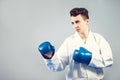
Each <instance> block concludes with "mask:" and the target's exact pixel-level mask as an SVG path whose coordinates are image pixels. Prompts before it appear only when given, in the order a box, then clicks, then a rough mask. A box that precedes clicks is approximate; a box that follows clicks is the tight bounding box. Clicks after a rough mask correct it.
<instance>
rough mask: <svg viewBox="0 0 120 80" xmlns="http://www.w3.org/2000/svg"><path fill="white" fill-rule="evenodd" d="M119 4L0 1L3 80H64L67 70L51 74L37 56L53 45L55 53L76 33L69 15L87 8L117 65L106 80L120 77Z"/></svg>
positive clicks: (0, 71) (84, 0) (70, 0)
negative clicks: (40, 49)
mask: <svg viewBox="0 0 120 80" xmlns="http://www.w3.org/2000/svg"><path fill="white" fill-rule="evenodd" d="M119 3H120V1H119V0H0V80H65V75H66V72H67V68H66V70H65V71H62V72H52V71H50V70H48V68H47V67H46V65H45V63H44V60H43V59H42V56H41V55H40V54H39V52H38V45H39V44H40V43H41V42H43V41H46V40H48V41H50V42H51V43H52V44H53V45H54V46H55V47H56V49H58V48H59V46H60V45H61V44H62V42H63V41H64V39H65V38H66V37H67V36H69V35H71V34H72V33H74V30H73V28H72V25H71V22H70V16H69V11H70V10H71V9H72V8H74V7H85V8H87V9H88V11H89V16H90V25H89V27H90V29H91V30H92V31H94V32H98V33H100V34H101V35H103V36H104V37H105V38H106V40H108V42H109V43H110V45H111V48H112V51H113V56H114V64H113V66H112V67H111V68H107V69H105V77H104V79H103V80H119V79H120V76H119V73H120V70H119V68H120V57H119V56H120V55H119V54H120V49H119V48H120V44H119V42H120V36H119V34H120V31H119V29H120V28H119V27H120V15H119V14H120V4H119Z"/></svg>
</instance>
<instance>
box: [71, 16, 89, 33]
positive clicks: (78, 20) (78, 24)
mask: <svg viewBox="0 0 120 80" xmlns="http://www.w3.org/2000/svg"><path fill="white" fill-rule="evenodd" d="M71 23H72V25H73V28H74V29H75V31H77V32H80V33H84V32H85V31H86V30H88V23H89V19H84V18H83V17H82V16H81V15H77V16H75V17H74V16H72V17H71Z"/></svg>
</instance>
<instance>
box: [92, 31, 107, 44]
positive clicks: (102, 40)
mask: <svg viewBox="0 0 120 80" xmlns="http://www.w3.org/2000/svg"><path fill="white" fill-rule="evenodd" d="M93 35H94V37H95V39H96V41H97V42H98V43H104V42H107V43H108V41H107V40H106V39H105V38H104V37H103V36H102V35H101V34H99V33H95V32H93Z"/></svg>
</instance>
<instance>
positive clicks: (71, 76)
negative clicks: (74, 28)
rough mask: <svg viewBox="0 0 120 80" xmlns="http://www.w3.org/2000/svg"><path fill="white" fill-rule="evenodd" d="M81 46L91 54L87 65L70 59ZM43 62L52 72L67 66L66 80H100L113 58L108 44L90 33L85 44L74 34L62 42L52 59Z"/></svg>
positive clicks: (99, 36)
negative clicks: (104, 69)
mask: <svg viewBox="0 0 120 80" xmlns="http://www.w3.org/2000/svg"><path fill="white" fill-rule="evenodd" d="M81 46H82V47H85V48H86V49H87V50H89V51H90V52H92V59H91V61H90V63H89V65H86V64H81V63H76V62H75V61H74V60H73V58H72V57H73V52H74V50H75V49H79V48H80V47H81ZM45 62H46V64H47V66H48V67H49V69H50V70H52V71H62V70H64V69H65V67H66V66H69V67H68V68H69V70H68V74H67V75H66V80H100V79H102V78H103V76H104V73H103V68H104V67H109V66H111V65H112V64H113V57H112V51H111V48H110V46H109V44H108V42H107V41H106V40H105V39H104V38H103V37H102V36H101V35H99V34H97V33H93V32H91V31H90V32H89V35H88V38H87V41H86V43H85V44H84V42H83V41H82V39H81V37H80V36H79V35H78V33H75V34H74V35H71V36H69V37H68V38H67V39H66V40H65V41H64V43H63V44H62V45H61V47H60V48H59V49H58V51H57V52H56V53H55V55H54V56H53V57H52V59H45Z"/></svg>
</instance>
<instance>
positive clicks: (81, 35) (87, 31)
mask: <svg viewBox="0 0 120 80" xmlns="http://www.w3.org/2000/svg"><path fill="white" fill-rule="evenodd" d="M89 31H90V30H89V29H87V30H86V31H84V32H82V33H81V32H78V34H79V35H80V37H81V38H82V39H83V41H84V42H85V41H86V39H87V37H88V34H89Z"/></svg>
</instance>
